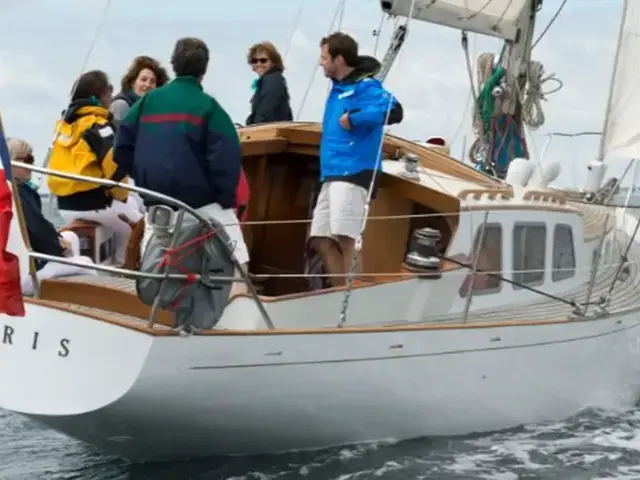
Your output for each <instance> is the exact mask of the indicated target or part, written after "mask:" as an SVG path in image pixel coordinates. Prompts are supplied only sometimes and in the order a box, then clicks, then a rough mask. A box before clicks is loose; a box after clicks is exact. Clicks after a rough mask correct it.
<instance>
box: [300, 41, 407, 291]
mask: <svg viewBox="0 0 640 480" xmlns="http://www.w3.org/2000/svg"><path fill="white" fill-rule="evenodd" d="M320 49H321V50H320V66H321V67H322V68H323V70H324V74H325V76H326V77H328V78H330V79H331V80H332V82H333V87H332V89H331V92H330V93H329V97H328V99H327V103H326V105H325V111H324V118H323V121H322V140H321V143H320V181H321V182H322V188H321V190H320V194H319V195H318V200H317V203H316V206H315V209H314V211H313V219H312V222H311V229H310V237H311V238H312V239H313V245H314V247H315V248H316V249H317V251H318V252H319V253H320V255H321V256H322V259H323V261H324V266H325V268H326V270H327V271H328V273H329V274H330V275H337V276H335V277H332V280H331V282H332V284H333V285H334V286H335V285H343V284H344V283H345V281H346V278H345V277H344V274H345V273H347V272H348V271H349V267H350V266H351V262H352V261H353V255H354V253H355V252H354V249H355V239H356V238H358V236H359V235H360V229H361V227H362V221H363V216H364V209H365V205H366V202H367V193H368V190H369V187H370V185H371V183H372V181H373V178H374V172H375V171H376V170H378V171H380V170H381V169H382V160H381V158H379V157H380V155H381V151H380V142H381V141H382V136H383V134H384V132H383V127H384V125H385V123H386V124H393V123H399V122H401V121H402V116H403V113H402V106H401V105H400V103H398V101H397V100H396V99H395V98H394V97H393V96H392V95H391V94H390V93H389V92H387V91H386V90H385V89H384V88H383V87H382V84H381V83H380V82H379V81H378V80H376V79H375V78H372V77H373V75H374V74H375V71H372V68H373V69H374V70H377V69H379V63H378V62H377V61H376V60H375V59H373V58H371V57H360V56H359V55H358V44H357V43H356V41H355V40H354V39H353V38H352V37H350V36H349V35H346V34H344V33H341V32H337V33H333V34H331V35H329V36H327V37H325V38H323V39H322V40H321V42H320Z"/></svg>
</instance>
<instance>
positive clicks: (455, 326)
mask: <svg viewBox="0 0 640 480" xmlns="http://www.w3.org/2000/svg"><path fill="white" fill-rule="evenodd" d="M25 303H26V304H32V305H38V306H42V307H46V308H50V309H52V310H58V311H62V312H66V313H71V314H74V315H79V316H81V317H85V318H86V319H87V320H97V321H100V322H105V323H108V324H110V325H115V326H118V327H123V328H127V329H129V330H135V331H138V332H140V333H145V334H148V335H151V336H154V337H175V336H178V335H179V332H178V331H176V330H173V329H167V328H158V327H156V328H153V327H151V328H150V327H147V326H146V324H144V323H143V322H141V323H139V324H138V323H135V324H134V323H132V322H131V321H127V320H123V319H118V318H116V317H113V316H110V315H109V313H108V312H107V311H105V312H104V313H100V312H87V311H85V310H83V309H82V307H74V306H73V305H60V304H59V303H56V302H53V301H49V300H42V299H36V298H26V299H25ZM574 321H575V320H571V319H570V318H568V317H563V318H553V319H547V320H518V321H513V320H501V321H494V322H491V321H489V322H466V323H462V322H458V323H431V324H420V325H392V326H366V327H365V326H349V325H345V326H344V327H328V328H307V329H305V328H295V329H294V328H282V329H274V330H203V331H201V332H199V333H198V336H263V335H327V334H353V333H383V332H420V331H440V330H470V329H491V328H504V327H532V326H542V325H558V324H566V323H572V322H574Z"/></svg>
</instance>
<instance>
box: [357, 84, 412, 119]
mask: <svg viewBox="0 0 640 480" xmlns="http://www.w3.org/2000/svg"><path fill="white" fill-rule="evenodd" d="M396 105H400V104H399V102H398V100H396V98H395V97H394V96H393V95H392V94H391V93H389V92H388V91H387V90H385V89H384V88H383V87H382V84H381V83H380V82H379V81H378V80H375V79H372V78H366V79H363V80H361V81H360V83H359V85H358V87H357V99H356V105H355V108H354V110H353V112H350V113H349V122H350V123H351V126H352V127H354V128H358V127H360V126H362V127H366V128H372V127H376V126H380V125H384V124H385V123H388V124H391V123H398V122H397V121H392V120H397V119H398V110H397V109H398V107H396ZM399 108H400V109H401V108H402V107H399ZM394 109H396V111H395V113H394ZM387 112H388V115H387Z"/></svg>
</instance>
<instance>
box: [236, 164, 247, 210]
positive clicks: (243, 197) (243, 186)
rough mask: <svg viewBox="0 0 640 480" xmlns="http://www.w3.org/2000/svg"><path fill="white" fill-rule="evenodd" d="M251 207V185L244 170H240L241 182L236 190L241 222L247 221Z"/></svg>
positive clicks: (237, 207)
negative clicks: (248, 207)
mask: <svg viewBox="0 0 640 480" xmlns="http://www.w3.org/2000/svg"><path fill="white" fill-rule="evenodd" d="M248 205H249V183H248V182H247V177H246V176H245V174H244V170H243V169H241V170H240V181H239V182H238V187H237V188H236V215H237V216H238V220H240V222H245V221H246V220H247V206H248Z"/></svg>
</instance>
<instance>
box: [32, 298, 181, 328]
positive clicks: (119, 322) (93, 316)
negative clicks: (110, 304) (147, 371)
mask: <svg viewBox="0 0 640 480" xmlns="http://www.w3.org/2000/svg"><path fill="white" fill-rule="evenodd" d="M24 303H26V304H27V305H29V304H31V305H39V306H41V307H46V308H50V309H52V310H58V311H61V312H67V313H72V314H74V315H79V316H81V317H85V319H87V320H88V321H90V320H97V321H100V322H104V323H108V324H110V325H116V326H118V327H123V328H126V329H128V330H136V331H138V332H141V333H148V334H149V335H153V336H177V335H178V332H176V331H175V330H170V329H164V328H149V327H147V326H146V325H145V324H144V323H143V322H140V323H139V324H138V323H135V324H134V323H132V322H131V321H127V320H124V319H120V318H117V317H114V316H112V315H109V313H108V312H105V313H104V314H103V313H99V312H87V311H86V310H84V309H83V308H82V306H79V305H78V306H74V305H72V304H67V305H60V304H59V303H57V302H54V301H51V300H42V299H40V298H25V299H24ZM27 317H28V314H27Z"/></svg>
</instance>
